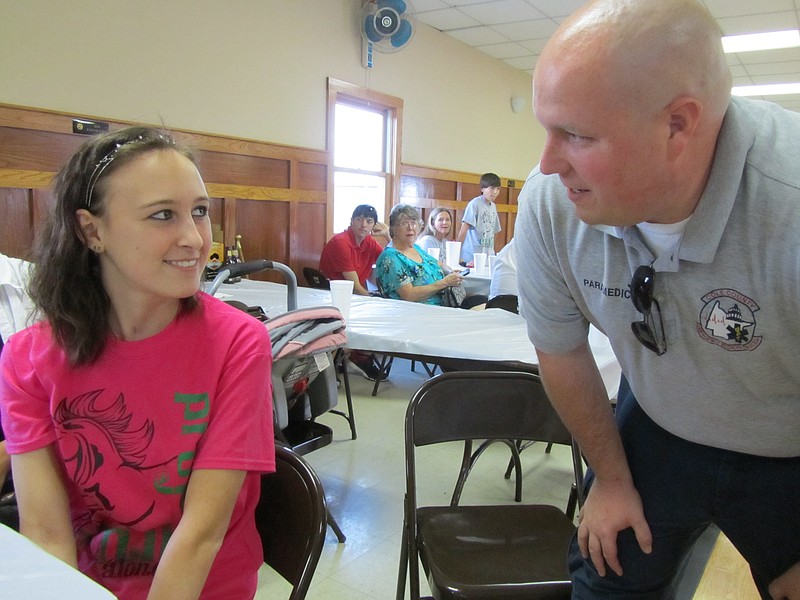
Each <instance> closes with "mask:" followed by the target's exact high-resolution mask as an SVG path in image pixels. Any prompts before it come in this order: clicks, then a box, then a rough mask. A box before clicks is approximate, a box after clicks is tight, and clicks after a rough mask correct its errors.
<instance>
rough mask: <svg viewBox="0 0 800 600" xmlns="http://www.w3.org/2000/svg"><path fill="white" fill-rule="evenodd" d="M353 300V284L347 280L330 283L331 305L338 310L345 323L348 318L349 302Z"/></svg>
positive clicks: (336, 280)
mask: <svg viewBox="0 0 800 600" xmlns="http://www.w3.org/2000/svg"><path fill="white" fill-rule="evenodd" d="M352 298H353V282H352V281H350V280H348V279H335V280H333V281H331V304H333V306H335V307H336V308H338V309H339V312H340V313H342V316H343V317H344V320H345V321H346V320H347V319H348V318H349V317H350V300H351V299H352Z"/></svg>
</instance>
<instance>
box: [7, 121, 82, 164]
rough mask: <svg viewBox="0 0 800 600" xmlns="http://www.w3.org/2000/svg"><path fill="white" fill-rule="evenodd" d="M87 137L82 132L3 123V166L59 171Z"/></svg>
mask: <svg viewBox="0 0 800 600" xmlns="http://www.w3.org/2000/svg"><path fill="white" fill-rule="evenodd" d="M85 141H86V138H85V137H82V136H79V135H69V134H62V133H52V132H47V131H30V130H27V129H16V128H13V127H0V148H2V152H0V168H6V169H25V170H28V171H50V172H53V173H56V172H58V170H59V169H60V168H61V167H62V165H64V163H66V162H67V160H69V157H70V156H72V155H73V154H74V153H75V150H77V149H78V147H79V146H80V145H81V144H83V142H85Z"/></svg>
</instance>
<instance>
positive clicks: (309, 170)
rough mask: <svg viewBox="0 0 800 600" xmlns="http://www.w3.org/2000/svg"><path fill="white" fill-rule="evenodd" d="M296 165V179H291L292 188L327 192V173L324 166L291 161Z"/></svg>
mask: <svg viewBox="0 0 800 600" xmlns="http://www.w3.org/2000/svg"><path fill="white" fill-rule="evenodd" d="M293 162H296V164H297V177H296V178H295V177H292V187H293V188H300V189H303V190H316V191H319V192H326V191H327V190H328V171H327V167H326V166H325V165H324V164H317V163H309V162H302V161H293Z"/></svg>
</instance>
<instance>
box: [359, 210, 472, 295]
mask: <svg viewBox="0 0 800 600" xmlns="http://www.w3.org/2000/svg"><path fill="white" fill-rule="evenodd" d="M421 224H422V222H421V221H420V218H419V213H417V209H416V208H414V207H413V206H411V205H409V204H397V205H395V207H394V208H392V212H391V213H389V234H390V235H391V237H392V247H389V248H386V249H385V250H384V251H383V252H382V253H381V255H380V256H379V257H378V260H377V262H376V263H375V278H376V279H377V280H378V283H379V286H380V288H381V290H382V292H383V294H384V295H385V296H387V297H388V298H394V299H397V300H408V301H410V302H424V303H426V304H437V305H442V304H445V302H444V299H443V297H442V292H443V291H444V290H445V289H447V288H448V287H454V286H458V285H460V284H461V282H462V281H463V280H464V278H463V277H462V276H461V275H459V274H458V273H450V274H449V275H447V276H445V275H444V273H443V272H442V268H441V267H440V266H439V263H438V262H437V260H436V259H435V258H433V257H432V256H431V255H430V254H428V253H427V252H425V251H424V250H423V249H422V248H420V247H419V246H418V245H417V244H416V243H415V241H416V239H417V233H418V232H419V229H420V226H421Z"/></svg>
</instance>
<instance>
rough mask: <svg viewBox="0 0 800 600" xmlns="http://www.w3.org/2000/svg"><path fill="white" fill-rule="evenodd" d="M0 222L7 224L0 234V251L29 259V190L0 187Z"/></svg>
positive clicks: (31, 220)
mask: <svg viewBox="0 0 800 600" xmlns="http://www.w3.org/2000/svg"><path fill="white" fill-rule="evenodd" d="M0 222H2V223H6V224H8V227H5V228H4V230H3V235H2V236H0V253H2V254H5V255H6V256H13V257H15V258H24V259H26V260H30V250H31V247H32V243H33V230H32V222H33V213H32V208H31V194H30V190H26V189H20V188H0Z"/></svg>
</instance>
